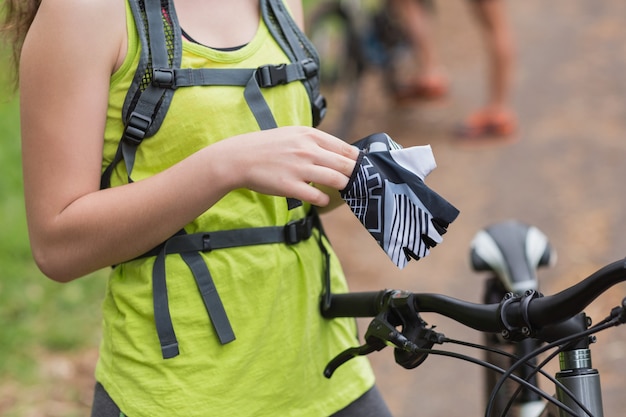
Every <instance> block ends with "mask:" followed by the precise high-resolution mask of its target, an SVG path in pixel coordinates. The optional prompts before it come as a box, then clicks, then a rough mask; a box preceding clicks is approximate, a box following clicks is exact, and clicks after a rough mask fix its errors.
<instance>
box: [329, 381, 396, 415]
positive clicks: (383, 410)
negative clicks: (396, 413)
mask: <svg viewBox="0 0 626 417" xmlns="http://www.w3.org/2000/svg"><path fill="white" fill-rule="evenodd" d="M331 417H392V415H391V411H389V408H387V404H385V401H384V400H383V397H382V396H381V395H380V392H379V391H378V388H376V387H375V386H374V387H373V388H372V389H370V390H369V391H367V392H366V393H365V394H363V395H362V396H361V397H359V398H358V399H357V400H356V401H354V402H353V403H352V404H350V405H348V406H347V407H346V408H344V409H343V410H340V411H338V412H336V413H335V414H333V415H332V416H331Z"/></svg>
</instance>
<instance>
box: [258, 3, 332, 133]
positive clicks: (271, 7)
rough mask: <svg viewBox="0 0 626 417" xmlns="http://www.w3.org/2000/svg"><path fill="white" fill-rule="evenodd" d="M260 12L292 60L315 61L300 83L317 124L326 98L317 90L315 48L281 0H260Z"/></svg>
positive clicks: (323, 111)
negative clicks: (313, 69)
mask: <svg viewBox="0 0 626 417" xmlns="http://www.w3.org/2000/svg"><path fill="white" fill-rule="evenodd" d="M261 14H262V16H263V19H264V21H265V25H266V26H267V27H268V28H269V30H270V33H271V34H272V36H273V37H274V39H276V42H278V44H279V45H280V46H281V48H282V49H283V51H285V53H286V54H287V56H288V57H289V59H290V60H291V61H292V62H306V61H307V60H310V61H312V64H310V65H315V72H314V73H313V72H311V75H312V76H309V77H308V78H307V79H306V80H304V81H303V83H304V86H305V87H306V90H307V93H308V94H309V100H310V102H311V111H312V116H313V127H317V126H318V125H319V124H320V123H321V121H322V119H324V116H325V115H326V99H325V98H324V96H322V94H321V93H320V87H319V74H318V71H319V67H320V58H319V55H318V53H317V50H316V49H315V47H314V46H313V43H311V41H310V40H309V38H308V37H307V36H306V35H305V34H304V32H302V30H301V29H300V27H299V26H298V24H297V23H296V22H295V21H294V20H293V18H292V17H291V13H289V11H288V10H287V9H286V8H285V4H284V3H283V0H266V1H261Z"/></svg>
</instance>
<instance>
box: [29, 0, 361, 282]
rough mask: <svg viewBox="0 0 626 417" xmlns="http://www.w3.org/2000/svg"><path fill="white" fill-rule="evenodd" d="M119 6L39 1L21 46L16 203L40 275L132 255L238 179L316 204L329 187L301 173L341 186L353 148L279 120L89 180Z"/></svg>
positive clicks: (108, 0)
mask: <svg viewBox="0 0 626 417" xmlns="http://www.w3.org/2000/svg"><path fill="white" fill-rule="evenodd" d="M52 3H54V4H52ZM124 16H125V15H124V2H123V1H122V0H91V1H80V0H55V1H54V2H52V1H51V0H44V1H43V2H42V5H41V7H40V11H39V13H38V16H37V18H36V19H35V22H34V23H33V26H32V28H31V31H30V32H29V34H28V37H27V39H26V42H25V45H24V49H23V54H22V62H21V73H20V77H21V85H20V89H21V106H22V108H21V111H22V142H23V143H22V148H23V166H24V187H25V199H26V210H27V219H28V225H29V234H30V239H31V247H32V250H33V255H34V257H35V260H36V262H37V264H38V265H39V267H40V269H41V270H42V271H43V272H44V273H45V274H46V275H48V276H49V277H50V278H52V279H54V280H57V281H69V280H72V279H75V278H78V277H81V276H83V275H85V274H87V273H89V272H92V271H95V270H97V269H100V268H103V267H106V266H108V265H112V264H116V263H120V262H123V261H125V260H128V259H132V258H133V257H135V256H138V255H140V254H141V253H143V252H145V251H147V250H148V249H150V248H152V247H154V246H155V245H157V244H158V243H160V242H162V241H163V240H165V239H167V238H168V237H169V236H171V235H172V234H173V233H175V232H176V231H178V230H179V229H180V228H181V227H183V226H184V225H185V224H187V223H189V222H190V221H191V220H193V219H194V218H196V217H197V216H198V215H200V214H201V213H203V212H204V211H205V210H207V209H208V208H209V207H211V206H212V205H213V204H215V203H216V202H217V201H218V200H219V199H220V198H222V197H223V196H224V195H225V194H226V193H227V192H229V191H230V190H233V189H236V188H241V187H247V188H250V189H253V190H255V191H259V192H263V193H267V194H273V195H281V196H289V197H294V198H298V199H301V200H305V201H308V202H311V203H312V204H316V205H321V206H323V205H325V204H327V203H328V201H329V197H328V195H326V194H324V193H323V192H321V191H319V190H317V189H316V188H314V187H311V186H310V185H309V182H315V183H319V184H323V185H325V186H328V187H331V188H334V189H341V188H343V187H344V186H345V184H346V183H347V181H348V176H349V175H350V172H351V171H352V168H353V166H354V160H355V159H356V156H357V152H356V150H355V149H354V148H352V147H351V146H349V145H347V144H345V143H343V142H342V141H340V140H338V139H336V138H334V137H332V136H330V135H327V134H324V133H323V132H320V131H318V130H315V129H311V128H303V127H289V128H281V129H274V130H270V131H264V132H257V133H251V134H246V135H241V136H237V137H234V138H231V139H227V140H224V141H222V142H219V143H217V144H215V145H212V146H209V147H207V148H204V149H202V150H200V151H199V152H197V153H195V154H193V155H192V156H190V157H189V158H187V159H185V160H183V161H181V162H180V163H178V164H177V165H175V166H173V167H172V168H170V169H168V170H166V171H163V172H162V173H160V174H157V175H155V176H154V177H151V178H149V179H146V180H143V181H139V182H137V183H133V184H129V185H125V186H120V187H115V188H113V189H108V190H99V178H100V166H101V159H102V138H103V133H104V124H105V114H106V108H107V101H108V88H109V79H110V75H111V73H112V71H113V70H114V68H115V66H116V65H117V64H118V63H119V62H120V53H121V52H120V51H121V50H123V48H124V46H123V45H124V43H125V36H126V28H125V17H124ZM42 63H45V65H44V64H42ZM259 136H263V138H262V140H259ZM294 139H297V140H294ZM259 144H263V146H260V145H259ZM242 149H246V150H247V152H241V150H242ZM232 166H237V167H246V169H245V170H239V169H238V170H233V169H232ZM234 174H235V175H234ZM209 178H210V179H211V181H208V179H209ZM203 179H207V180H203ZM198 183H204V184H209V183H210V184H211V187H198V186H197V184H198Z"/></svg>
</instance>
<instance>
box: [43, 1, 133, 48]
mask: <svg viewBox="0 0 626 417" xmlns="http://www.w3.org/2000/svg"><path fill="white" fill-rule="evenodd" d="M31 32H34V35H33V37H35V36H36V42H38V43H46V42H48V43H52V42H54V43H55V44H56V45H54V48H55V49H56V48H59V49H61V50H62V49H63V46H62V45H58V43H59V42H63V43H64V45H65V46H66V47H67V48H72V50H73V51H74V52H76V53H80V52H81V51H82V50H88V51H100V52H101V53H111V54H116V55H117V54H118V53H119V50H120V48H122V46H123V45H124V42H125V39H126V0H42V1H41V5H40V6H39V10H38V12H37V15H36V16H35V20H34V22H33V26H32V27H31ZM109 58H111V59H114V58H117V56H115V57H113V56H110V55H109Z"/></svg>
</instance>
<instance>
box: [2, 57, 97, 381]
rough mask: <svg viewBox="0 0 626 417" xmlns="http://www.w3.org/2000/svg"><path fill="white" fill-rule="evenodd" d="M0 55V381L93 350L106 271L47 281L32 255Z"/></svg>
mask: <svg viewBox="0 0 626 417" xmlns="http://www.w3.org/2000/svg"><path fill="white" fill-rule="evenodd" d="M7 67H8V64H7V59H6V57H5V56H2V55H1V54H0V68H3V69H5V70H4V71H0V73H1V74H4V76H2V75H0V77H2V78H0V146H1V151H0V196H2V198H0V337H1V339H2V343H0V378H7V377H8V378H16V379H18V380H22V381H24V380H26V379H29V378H30V377H32V376H33V375H34V374H33V371H34V370H35V367H36V365H37V358H38V355H41V354H42V353H43V352H46V351H59V350H63V351H68V350H76V349H81V348H85V347H88V346H95V345H96V344H97V342H98V337H99V330H100V317H101V316H100V304H101V300H102V297H103V294H104V286H105V279H104V277H103V275H104V274H105V271H103V272H100V273H97V274H94V276H93V277H87V278H83V279H80V280H77V281H75V282H72V283H69V284H64V285H62V284H58V283H55V282H53V281H50V280H48V279H47V278H46V277H44V276H43V274H41V272H39V270H38V269H37V267H36V266H35V264H34V262H33V260H32V256H31V253H30V247H29V243H28V233H27V227H26V217H25V211H24V202H23V183H22V165H21V157H20V130H19V109H18V97H17V95H16V94H13V93H12V91H11V88H10V86H9V84H10V80H9V77H8V76H6V73H7V72H8V71H6V68H7Z"/></svg>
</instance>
